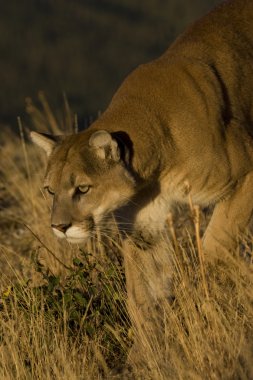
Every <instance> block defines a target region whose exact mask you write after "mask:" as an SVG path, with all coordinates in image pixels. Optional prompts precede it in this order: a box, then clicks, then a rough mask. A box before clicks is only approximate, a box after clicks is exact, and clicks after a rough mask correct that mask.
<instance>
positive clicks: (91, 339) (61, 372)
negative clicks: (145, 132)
mask: <svg viewBox="0 0 253 380" xmlns="http://www.w3.org/2000/svg"><path fill="white" fill-rule="evenodd" d="M43 101H44V100H43V98H42V102H43ZM30 107H31V104H30ZM66 110H67V116H68V117H67V120H68V125H67V129H68V130H69V129H70V127H71V125H72V124H73V117H72V115H71V114H70V113H69V111H68V107H67V105H66ZM32 111H33V112H32V116H33V118H37V119H36V120H35V119H34V121H35V123H36V124H37V126H38V127H41V128H40V130H42V125H46V124H48V125H49V129H50V130H51V131H53V132H54V125H55V120H54V118H53V119H52V117H53V116H52V114H50V110H49V109H47V107H45V103H44V113H43V114H40V113H39V111H38V110H37V109H34V108H33V109H32ZM40 122H41V123H42V124H40ZM19 126H20V131H21V138H20V137H19V136H14V135H13V134H11V133H9V132H8V131H4V133H3V139H2V142H1V145H2V146H1V162H2V167H1V171H0V180H1V183H0V191H1V193H0V194H1V196H0V207H1V209H0V213H1V214H0V216H1V219H0V223H1V224H0V229H1V237H0V239H1V240H0V253H1V256H0V262H1V273H2V276H1V280H0V289H1V304H0V310H1V311H0V378H1V379H43V380H44V379H103V378H109V379H111V378H113V375H112V373H111V372H110V371H111V368H116V367H118V366H119V365H122V364H123V362H124V360H125V358H126V353H127V350H128V348H129V346H130V345H131V339H132V336H133V335H135V339H136V340H137V341H138V343H139V347H138V352H137V353H136V355H135V359H136V357H138V361H137V363H136V362H135V364H134V368H133V372H132V373H129V374H128V375H127V374H125V375H124V376H125V377H127V376H128V378H131V379H132V378H134V376H135V377H136V378H137V379H138V378H139V379H159V380H160V379H194V380H195V379H252V378H253V365H252V363H253V343H252V342H253V339H252V338H253V334H252V329H253V288H252V283H253V273H252V264H251V263H250V259H251V250H250V248H249V246H250V242H249V241H248V248H247V249H248V251H247V253H245V255H244V257H243V255H239V254H237V253H235V254H234V255H227V256H225V255H223V256H222V257H218V258H212V259H210V260H209V261H208V262H206V261H205V258H204V256H203V255H202V251H201V243H200V240H199V237H200V231H199V229H201V228H202V227H203V226H202V227H201V226H200V227H199V221H198V216H199V214H198V211H196V210H195V219H194V218H191V217H189V216H187V217H186V216H185V215H183V216H181V217H178V216H177V215H176V216H174V219H175V218H176V220H175V228H174V224H173V223H172V222H171V221H170V223H169V224H168V234H170V235H171V237H172V239H171V240H172V243H173V245H174V248H173V249H172V247H171V243H169V241H168V243H167V249H168V254H170V255H171V258H172V262H173V266H174V279H173V281H174V297H175V298H174V300H173V301H172V302H170V303H168V302H165V301H164V302H163V303H162V304H161V305H160V308H159V311H158V315H155V318H156V320H157V324H158V325H154V326H153V333H152V334H151V333H150V330H147V328H146V326H145V324H143V323H142V320H141V317H140V316H139V315H138V314H136V318H135V325H134V326H133V327H132V328H129V322H128V319H127V316H126V313H125V311H124V310H125V309H124V307H125V306H124V300H125V293H124V284H123V282H124V279H123V277H122V271H121V266H120V259H118V257H117V260H115V261H114V263H113V264H112V263H111V261H110V260H111V258H112V256H113V255H114V254H115V244H114V245H113V244H112V243H111V242H110V240H107V242H106V243H105V245H104V247H102V246H101V244H100V246H99V247H98V246H96V245H95V246H94V245H93V247H89V250H91V249H92V250H93V252H95V253H94V255H93V257H91V258H89V260H91V261H89V263H88V264H87V265H88V267H87V266H86V267H85V268H86V269H84V266H82V267H80V265H81V264H80V265H79V264H78V262H76V266H75V265H73V258H75V257H79V258H80V257H81V259H80V260H82V255H81V251H80V249H79V248H78V247H76V246H71V245H69V244H68V243H64V242H59V241H57V240H56V239H55V237H53V235H52V232H51V230H50V228H49V222H48V221H49V204H48V202H47V200H46V199H45V195H44V194H43V191H42V190H41V185H42V177H43V172H44V167H45V160H44V157H43V155H42V154H40V152H38V151H37V149H36V148H35V147H33V146H31V145H30V144H29V143H26V144H25V142H24V141H25V140H24V138H23V137H22V134H23V133H24V130H23V127H22V125H21V124H19ZM65 127H66V125H65ZM65 129H66V128H65ZM196 217H197V218H196ZM184 218H185V221H186V222H185V223H182V220H184ZM201 219H202V220H203V215H202V214H201ZM194 220H195V224H194ZM182 224H184V225H186V226H190V227H189V228H188V229H187V230H186V228H184V227H183V225H182ZM165 239H167V238H166V237H165ZM244 251H245V249H244ZM107 253H108V254H109V256H110V260H109V259H107V258H106V254H107ZM94 263H95V269H94V267H93V266H92V265H93V264H94ZM36 265H37V267H36ZM85 265H86V264H85ZM66 267H67V268H66ZM46 268H48V269H47V270H46ZM80 268H81V272H80ZM112 268H114V270H113V271H112ZM38 269H39V270H38ZM78 271H79V272H78ZM78 273H79V274H80V273H82V276H83V274H84V273H85V274H86V279H85V280H84V279H83V277H82V281H81V280H80V278H79V277H78V276H79V274H78ZM55 279H57V280H56V282H57V281H58V282H57V283H53V281H55ZM101 279H102V280H101ZM50 281H51V282H50ZM78 281H79V282H78ZM87 281H88V282H87ZM87 284H89V286H90V287H91V288H92V289H93V293H91V292H90V289H88V290H87V289H84V285H87ZM96 284H98V287H99V289H98V288H97V289H96V288H95V286H96ZM101 284H104V287H103V286H101ZM77 289H78V291H80V294H85V297H86V298H85V302H86V303H84V304H82V302H81V301H82V299H81V301H80V299H79V301H80V302H79V303H78V302H77V299H75V300H74V295H75V294H76V293H75V292H76V290H77ZM67 292H68V294H71V297H72V296H73V298H71V301H68V302H70V303H69V304H67V303H66V302H67V301H66V299H67V298H66V296H65V295H66V294H67ZM62 295H64V297H65V298H64V297H63V296H62ZM95 299H96V302H95V301H94V300H95ZM64 300H65V301H66V302H65V301H64ZM115 305H117V306H115ZM96 308H97V309H96ZM75 309H76V311H77V312H78V313H77V314H76V316H75V317H73V315H74V314H73V312H74V310H75ZM119 310H120V312H119ZM71 313H72V314H71ZM158 331H159V333H158ZM124 376H123V375H122V374H121V375H118V377H117V376H116V375H115V378H116V377H117V378H119V379H122V378H123V377H124Z"/></svg>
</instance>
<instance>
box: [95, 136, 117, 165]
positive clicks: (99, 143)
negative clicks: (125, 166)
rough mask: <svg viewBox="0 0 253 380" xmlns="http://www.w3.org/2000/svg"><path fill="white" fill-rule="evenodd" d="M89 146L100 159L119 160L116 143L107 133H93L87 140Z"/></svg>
mask: <svg viewBox="0 0 253 380" xmlns="http://www.w3.org/2000/svg"><path fill="white" fill-rule="evenodd" d="M89 146H90V147H91V148H94V149H95V151H96V153H97V155H98V156H99V157H100V158H102V159H112V160H114V161H119V160H120V150H119V146H118V143H117V141H116V140H114V139H113V138H112V136H111V135H110V133H109V132H107V131H104V130H100V131H96V132H94V133H93V134H92V135H91V137H90V139H89Z"/></svg>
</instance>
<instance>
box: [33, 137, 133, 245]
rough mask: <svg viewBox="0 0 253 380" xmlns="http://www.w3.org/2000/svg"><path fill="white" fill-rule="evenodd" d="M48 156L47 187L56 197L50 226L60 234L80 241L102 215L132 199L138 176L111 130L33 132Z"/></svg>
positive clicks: (53, 201) (50, 194)
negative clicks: (128, 164)
mask: <svg viewBox="0 0 253 380" xmlns="http://www.w3.org/2000/svg"><path fill="white" fill-rule="evenodd" d="M31 138H32V140H33V141H34V142H35V143H36V144H37V145H39V146H40V147H41V148H43V149H44V150H45V151H46V153H47V156H48V167H47V171H46V176H45V182H44V188H45V189H46V191H47V192H48V194H49V196H50V197H51V198H52V214H51V226H52V229H53V231H54V233H55V234H56V235H57V236H58V237H59V238H66V239H67V240H68V241H69V242H71V243H82V242H85V241H86V240H87V238H89V237H90V236H91V235H92V232H93V231H94V228H95V226H96V225H97V224H99V223H101V222H102V221H103V218H104V217H105V216H106V215H108V214H109V213H111V212H112V211H114V210H116V209H117V208H119V207H121V206H123V205H125V204H127V203H128V201H129V198H131V197H132V196H133V195H134V193H135V181H134V179H133V177H132V175H131V174H130V172H129V170H128V169H127V167H126V165H125V163H124V161H123V160H122V157H121V154H120V149H119V146H118V143H117V141H116V140H115V139H114V138H113V137H112V136H111V134H110V133H108V132H107V131H104V130H99V131H95V132H93V133H91V132H90V131H85V132H82V133H80V134H76V135H70V136H65V137H64V136H49V135H45V134H40V133H37V132H31Z"/></svg>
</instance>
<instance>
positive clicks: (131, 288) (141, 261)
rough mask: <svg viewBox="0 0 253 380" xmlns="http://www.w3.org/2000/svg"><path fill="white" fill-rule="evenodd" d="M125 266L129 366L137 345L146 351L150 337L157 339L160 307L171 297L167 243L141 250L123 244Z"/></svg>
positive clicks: (129, 243) (159, 328)
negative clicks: (130, 342) (130, 338)
mask: <svg viewBox="0 0 253 380" xmlns="http://www.w3.org/2000/svg"><path fill="white" fill-rule="evenodd" d="M124 262H125V273H126V285H127V297H128V301H127V306H128V312H129V316H130V319H131V322H132V325H133V329H134V334H135V341H134V346H133V347H132V349H131V351H130V354H129V357H128V362H129V363H131V362H132V361H134V362H135V357H136V350H137V351H138V346H139V343H140V341H141V345H142V348H143V345H144V346H145V344H146V346H147V347H146V350H149V349H150V347H151V346H152V345H151V344H150V341H149V340H150V339H152V336H153V337H154V336H156V337H157V338H158V336H159V334H160V333H161V330H162V325H163V321H162V315H163V314H162V312H161V310H162V305H163V302H167V300H168V299H169V297H170V294H171V281H172V280H171V278H172V265H171V262H170V252H169V246H168V243H167V242H165V241H164V240H162V241H159V242H158V243H156V244H155V245H153V246H149V247H148V248H147V247H146V248H143V247H138V246H137V245H136V244H135V243H134V242H133V241H131V240H126V241H125V243H124ZM148 342H149V343H148ZM144 351H145V350H144ZM142 352H143V350H142ZM137 356H138V355H137Z"/></svg>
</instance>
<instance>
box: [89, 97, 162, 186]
mask: <svg viewBox="0 0 253 380" xmlns="http://www.w3.org/2000/svg"><path fill="white" fill-rule="evenodd" d="M157 124H158V122H157V120H156V118H155V117H154V115H152V112H150V110H149V109H148V108H147V107H145V106H144V105H143V104H142V103H141V100H139V99H138V98H136V99H135V98H132V99H129V98H123V99H120V101H116V102H115V101H114V102H112V104H111V105H110V106H109V108H108V109H107V110H106V111H105V112H104V114H102V115H101V117H100V118H99V119H98V120H97V121H96V122H95V123H94V124H93V125H92V126H91V129H95V130H98V129H105V130H107V131H108V132H110V133H112V135H113V137H114V138H115V139H116V140H117V141H118V144H119V147H120V149H121V150H122V151H123V154H124V156H125V162H126V163H127V164H128V165H129V166H130V168H131V169H132V170H133V172H134V173H136V175H137V176H138V177H139V179H140V181H141V182H149V181H153V180H154V179H155V178H157V176H158V173H159V172H160V170H161V166H162V165H163V162H162V154H161V149H162V147H161V136H159V128H158V125H157Z"/></svg>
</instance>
